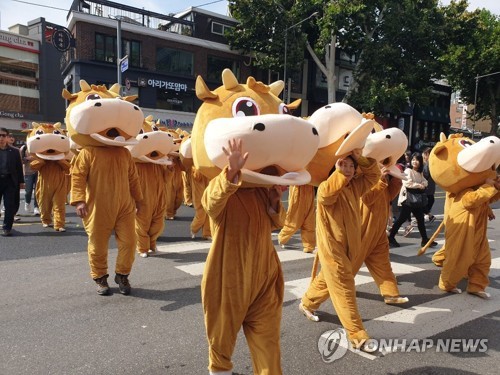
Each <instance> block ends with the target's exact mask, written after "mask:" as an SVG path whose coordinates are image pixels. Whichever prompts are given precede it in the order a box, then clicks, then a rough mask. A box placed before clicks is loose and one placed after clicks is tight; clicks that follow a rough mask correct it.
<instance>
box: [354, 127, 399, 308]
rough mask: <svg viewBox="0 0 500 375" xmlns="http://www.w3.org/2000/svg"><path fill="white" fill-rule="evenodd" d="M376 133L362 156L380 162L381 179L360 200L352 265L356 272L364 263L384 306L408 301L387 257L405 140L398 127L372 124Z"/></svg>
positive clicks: (371, 136)
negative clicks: (357, 241) (358, 240)
mask: <svg viewBox="0 0 500 375" xmlns="http://www.w3.org/2000/svg"><path fill="white" fill-rule="evenodd" d="M375 129H376V130H377V132H376V133H372V134H370V136H368V139H367V140H366V144H365V147H364V148H363V155H364V156H366V157H371V158H373V159H375V160H377V161H378V162H379V163H380V166H381V168H382V176H381V178H380V179H379V180H378V181H377V183H376V184H375V185H374V186H373V187H372V188H371V189H370V191H369V192H368V193H366V194H364V195H363V196H362V198H361V201H360V203H361V234H362V238H363V241H362V245H361V248H362V252H361V258H358V259H357V261H356V262H355V263H354V264H353V271H354V272H355V273H358V271H359V269H360V268H361V266H362V263H363V262H364V263H365V265H366V267H367V268H368V270H369V271H370V274H371V275H372V277H373V279H374V280H375V283H376V284H377V286H378V287H379V289H380V294H381V295H382V296H383V297H384V302H385V303H390V304H399V303H405V302H408V298H405V297H400V295H399V288H398V284H397V281H396V277H395V276H394V273H393V272H392V267H391V261H390V258H389V240H388V238H387V234H386V223H387V219H388V217H389V207H390V204H391V201H392V200H393V199H394V198H395V197H396V196H398V194H399V190H400V189H401V186H402V183H401V179H404V178H405V177H404V174H403V173H401V172H400V171H399V169H398V168H397V167H396V163H397V160H398V159H399V158H400V157H401V155H403V154H404V152H405V150H406V148H407V146H408V140H407V138H406V135H405V134H404V133H403V132H402V131H401V130H400V129H398V128H389V129H385V130H382V128H381V126H380V125H378V124H375ZM388 174H391V175H392V178H389V176H388Z"/></svg>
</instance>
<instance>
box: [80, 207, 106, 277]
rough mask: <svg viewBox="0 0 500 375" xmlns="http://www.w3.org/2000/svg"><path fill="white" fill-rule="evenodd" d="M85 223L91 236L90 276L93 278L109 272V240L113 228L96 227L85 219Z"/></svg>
mask: <svg viewBox="0 0 500 375" xmlns="http://www.w3.org/2000/svg"><path fill="white" fill-rule="evenodd" d="M89 216H90V215H89ZM84 225H85V231H86V232H87V235H88V237H89V240H88V246H87V250H88V256H89V265H90V276H91V277H92V278H93V279H97V278H99V277H101V276H104V275H107V274H108V242H109V237H110V236H111V232H112V230H113V228H106V227H103V226H99V227H98V228H95V227H94V225H92V223H89V222H85V221H84Z"/></svg>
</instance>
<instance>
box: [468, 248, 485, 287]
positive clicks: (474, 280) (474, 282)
mask: <svg viewBox="0 0 500 375" xmlns="http://www.w3.org/2000/svg"><path fill="white" fill-rule="evenodd" d="M487 241H488V240H486V243H483V244H482V246H481V248H480V250H479V252H478V254H477V257H476V259H475V262H474V264H472V265H471V266H470V268H469V283H468V285H467V291H468V292H469V293H474V292H480V291H484V290H485V289H486V287H487V286H488V285H489V284H490V280H489V278H488V274H489V273H490V267H491V251H490V247H489V245H488V243H487Z"/></svg>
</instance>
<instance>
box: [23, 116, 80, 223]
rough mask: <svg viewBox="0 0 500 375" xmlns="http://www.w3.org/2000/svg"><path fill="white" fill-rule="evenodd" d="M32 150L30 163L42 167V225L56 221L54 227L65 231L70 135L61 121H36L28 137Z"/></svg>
mask: <svg viewBox="0 0 500 375" xmlns="http://www.w3.org/2000/svg"><path fill="white" fill-rule="evenodd" d="M26 143H27V148H28V152H29V153H31V154H32V155H34V156H35V159H34V160H33V161H31V163H30V166H31V168H32V169H33V170H35V171H38V181H37V184H36V199H37V202H38V207H39V209H40V219H41V221H42V225H43V226H44V227H45V228H47V227H48V226H50V225H52V213H53V214H54V229H55V230H56V231H57V232H64V231H66V229H65V228H64V225H65V221H66V206H65V204H66V195H67V182H66V174H67V172H68V171H69V166H70V165H69V163H68V161H66V158H65V154H66V153H67V152H69V139H68V137H66V136H65V135H64V131H63V130H62V129H61V123H59V122H58V123H56V124H54V125H50V124H38V123H36V122H34V123H33V128H32V129H31V131H30V133H29V135H28V138H27V140H26Z"/></svg>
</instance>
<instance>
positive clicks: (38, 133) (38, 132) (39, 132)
mask: <svg viewBox="0 0 500 375" xmlns="http://www.w3.org/2000/svg"><path fill="white" fill-rule="evenodd" d="M35 134H36V135H42V134H44V131H43V130H37V131H36V132H35Z"/></svg>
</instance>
